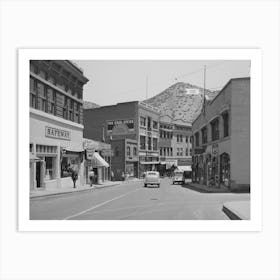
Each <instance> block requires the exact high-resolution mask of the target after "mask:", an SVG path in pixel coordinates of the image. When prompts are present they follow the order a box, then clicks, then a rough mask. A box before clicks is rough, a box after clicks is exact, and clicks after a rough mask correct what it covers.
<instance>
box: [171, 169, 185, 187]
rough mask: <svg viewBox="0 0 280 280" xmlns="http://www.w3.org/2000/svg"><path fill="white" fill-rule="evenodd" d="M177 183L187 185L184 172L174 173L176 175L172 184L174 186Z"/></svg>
mask: <svg viewBox="0 0 280 280" xmlns="http://www.w3.org/2000/svg"><path fill="white" fill-rule="evenodd" d="M175 183H181V184H184V183H185V178H184V172H183V171H174V174H173V176H172V184H173V185H174V184H175Z"/></svg>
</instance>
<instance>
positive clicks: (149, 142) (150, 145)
mask: <svg viewBox="0 0 280 280" xmlns="http://www.w3.org/2000/svg"><path fill="white" fill-rule="evenodd" d="M148 150H149V151H151V150H152V137H148Z"/></svg>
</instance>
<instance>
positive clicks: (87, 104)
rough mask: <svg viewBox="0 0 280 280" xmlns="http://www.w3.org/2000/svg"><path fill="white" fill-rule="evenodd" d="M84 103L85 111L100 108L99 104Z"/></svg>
mask: <svg viewBox="0 0 280 280" xmlns="http://www.w3.org/2000/svg"><path fill="white" fill-rule="evenodd" d="M83 103H84V104H83V107H84V109H95V108H98V107H100V106H99V105H98V104H96V103H93V102H90V101H84V102H83Z"/></svg>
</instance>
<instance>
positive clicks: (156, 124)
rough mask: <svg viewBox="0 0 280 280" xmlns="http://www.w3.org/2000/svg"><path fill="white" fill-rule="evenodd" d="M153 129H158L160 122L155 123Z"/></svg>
mask: <svg viewBox="0 0 280 280" xmlns="http://www.w3.org/2000/svg"><path fill="white" fill-rule="evenodd" d="M153 129H158V122H156V121H153Z"/></svg>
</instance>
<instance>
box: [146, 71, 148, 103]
mask: <svg viewBox="0 0 280 280" xmlns="http://www.w3.org/2000/svg"><path fill="white" fill-rule="evenodd" d="M146 99H148V75H146Z"/></svg>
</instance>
